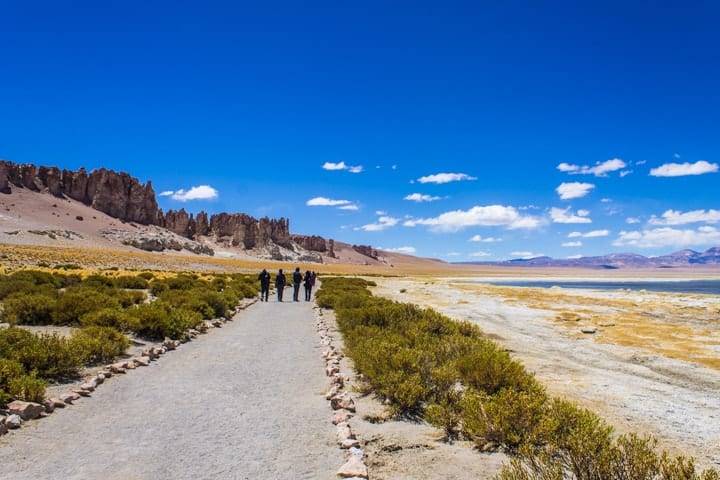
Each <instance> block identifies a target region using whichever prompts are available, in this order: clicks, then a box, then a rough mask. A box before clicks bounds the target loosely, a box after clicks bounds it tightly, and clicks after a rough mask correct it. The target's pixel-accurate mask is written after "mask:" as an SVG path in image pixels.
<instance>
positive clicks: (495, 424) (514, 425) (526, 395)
mask: <svg viewBox="0 0 720 480" xmlns="http://www.w3.org/2000/svg"><path fill="white" fill-rule="evenodd" d="M547 403H548V398H547V395H546V394H545V391H544V389H543V388H542V387H541V386H540V385H539V384H536V385H535V387H534V388H531V389H529V390H515V389H513V388H503V389H501V390H500V391H498V392H497V393H496V394H495V395H487V394H485V393H482V392H477V391H472V390H470V391H468V392H467V394H466V395H465V396H464V398H463V400H462V414H463V420H464V422H463V433H465V435H467V436H468V438H470V439H472V440H473V441H475V442H476V443H478V444H479V445H484V444H486V443H496V444H498V445H502V446H503V447H505V448H506V449H507V450H510V451H516V450H517V449H518V447H520V446H521V445H523V444H525V443H528V444H533V445H541V444H544V443H545V442H546V441H547V439H548V437H549V436H550V434H551V430H552V424H550V422H548V420H547V415H546V410H547Z"/></svg>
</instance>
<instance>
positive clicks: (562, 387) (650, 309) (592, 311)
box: [373, 278, 720, 468]
mask: <svg viewBox="0 0 720 480" xmlns="http://www.w3.org/2000/svg"><path fill="white" fill-rule="evenodd" d="M373 280H375V281H376V282H377V283H378V287H377V288H375V289H374V293H375V294H376V295H382V296H386V297H388V298H392V299H395V300H399V301H403V302H412V303H416V304H418V305H422V306H427V307H432V308H434V309H436V310H438V311H440V312H442V313H444V314H446V315H448V316H449V317H451V318H454V319H458V320H469V321H471V322H473V323H476V324H477V325H479V326H480V327H481V328H482V329H483V331H484V332H486V333H487V334H488V335H489V336H491V337H493V338H494V339H495V340H497V341H498V342H499V343H501V344H502V345H504V346H505V347H506V348H507V349H509V350H510V351H511V353H512V355H513V356H514V357H515V358H517V359H519V360H520V361H521V362H522V363H523V364H524V365H525V366H526V367H527V368H528V369H529V370H530V371H532V372H534V373H535V375H536V377H537V378H538V379H539V380H540V381H541V382H542V383H544V384H545V385H546V386H547V387H548V390H549V391H550V392H551V393H552V394H555V395H562V396H564V397H566V398H569V399H572V400H573V401H576V402H577V403H579V404H581V405H583V406H586V407H588V408H590V409H592V410H594V411H595V412H597V413H599V414H600V415H602V416H603V417H604V418H605V419H606V420H608V421H609V422H610V423H611V424H612V425H614V426H615V427H616V429H617V430H618V431H619V432H627V431H636V432H640V433H650V434H653V435H655V436H657V437H658V438H659V440H660V442H661V446H662V447H663V448H665V449H668V450H669V451H671V452H673V453H675V454H685V455H690V456H693V457H695V459H696V463H697V465H698V466H701V467H704V468H706V467H710V466H714V467H716V468H717V467H718V466H719V465H720V395H718V392H720V370H719V368H720V366H719V365H718V358H719V357H720V355H718V353H720V322H718V312H720V309H719V308H718V307H719V306H720V303H719V302H720V300H719V299H718V298H717V297H714V296H702V295H679V294H674V295H672V294H655V293H648V292H638V293H632V294H631V293H629V292H626V291H614V292H604V291H587V290H582V291H578V290H577V289H576V290H570V289H559V288H550V289H521V288H508V287H492V286H482V285H469V284H463V283H455V282H456V279H437V278H436V279H432V278H422V279H418V278H416V279H411V278H410V279H399V278H398V279H386V278H373ZM586 327H593V328H594V329H596V333H595V334H584V333H581V331H580V330H581V329H585V328H586ZM691 347H692V348H691Z"/></svg>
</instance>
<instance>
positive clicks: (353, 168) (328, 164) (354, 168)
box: [322, 162, 363, 173]
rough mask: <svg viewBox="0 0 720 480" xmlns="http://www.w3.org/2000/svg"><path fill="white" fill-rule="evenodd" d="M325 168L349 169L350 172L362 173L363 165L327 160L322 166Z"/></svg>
mask: <svg viewBox="0 0 720 480" xmlns="http://www.w3.org/2000/svg"><path fill="white" fill-rule="evenodd" d="M322 168H323V169H324V170H347V171H348V172H350V173H360V172H362V171H363V167H362V165H356V166H352V165H346V164H345V162H338V163H333V162H325V163H324V164H323V166H322Z"/></svg>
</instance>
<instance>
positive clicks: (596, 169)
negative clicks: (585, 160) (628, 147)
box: [557, 158, 630, 177]
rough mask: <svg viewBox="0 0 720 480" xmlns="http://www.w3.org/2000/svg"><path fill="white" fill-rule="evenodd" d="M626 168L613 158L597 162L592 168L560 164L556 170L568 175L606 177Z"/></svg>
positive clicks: (619, 160) (617, 159) (624, 164)
mask: <svg viewBox="0 0 720 480" xmlns="http://www.w3.org/2000/svg"><path fill="white" fill-rule="evenodd" d="M625 167H627V164H626V163H625V162H624V161H622V160H621V159H619V158H613V159H611V160H606V161H604V162H597V163H596V164H595V165H593V166H589V165H572V164H569V163H564V162H563V163H561V164H560V165H558V166H557V169H558V170H560V171H561V172H565V173H569V174H570V175H595V176H596V177H607V176H608V173H610V172H615V171H617V170H622V169H623V168H625ZM628 173H630V172H625V173H624V174H622V173H621V176H623V177H624V176H625V175H627V174H628Z"/></svg>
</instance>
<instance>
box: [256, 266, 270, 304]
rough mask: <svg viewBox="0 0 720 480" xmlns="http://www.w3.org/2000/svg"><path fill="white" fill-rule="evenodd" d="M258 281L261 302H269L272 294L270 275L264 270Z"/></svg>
mask: <svg viewBox="0 0 720 480" xmlns="http://www.w3.org/2000/svg"><path fill="white" fill-rule="evenodd" d="M258 280H260V301H261V302H263V301H264V302H267V301H268V294H269V293H270V273H269V272H268V271H267V270H265V269H264V268H263V271H262V272H260V275H258Z"/></svg>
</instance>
